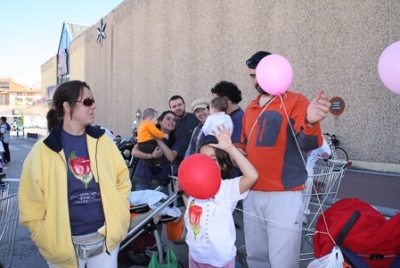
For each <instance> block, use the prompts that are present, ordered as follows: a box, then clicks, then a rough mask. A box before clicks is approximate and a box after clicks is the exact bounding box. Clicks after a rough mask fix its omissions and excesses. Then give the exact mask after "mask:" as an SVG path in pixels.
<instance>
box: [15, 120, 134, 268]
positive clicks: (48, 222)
mask: <svg viewBox="0 0 400 268" xmlns="http://www.w3.org/2000/svg"><path fill="white" fill-rule="evenodd" d="M61 128H62V122H60V123H59V124H57V125H56V126H55V127H54V129H53V130H52V131H51V133H50V134H49V135H48V136H47V137H45V138H43V139H41V140H40V141H38V142H36V144H35V145H34V146H33V148H32V150H31V151H30V153H29V154H28V156H27V157H26V159H25V161H24V164H23V169H22V174H21V179H20V187H19V209H20V222H21V224H22V225H24V226H27V227H28V228H29V230H30V232H31V238H32V240H33V241H34V242H35V244H36V246H37V247H38V248H39V251H40V253H41V254H42V256H43V257H44V258H45V259H46V260H47V261H49V262H51V263H52V264H54V265H57V266H60V267H71V268H73V267H78V261H77V257H76V254H75V250H74V246H73V244H72V237H71V228H70V221H69V209H68V197H67V161H66V159H65V155H64V151H63V149H62V144H61ZM103 134H104V130H102V129H96V128H94V127H92V126H87V127H86V138H87V145H88V151H89V157H90V160H91V161H90V162H91V169H92V172H93V174H94V177H95V180H96V182H98V183H99V186H100V192H101V200H102V205H103V210H104V215H105V221H106V222H105V226H103V227H102V228H101V229H100V230H99V233H101V234H103V235H105V237H106V249H107V252H111V251H112V250H113V249H114V248H115V247H117V246H118V245H119V244H120V243H121V241H122V240H123V239H124V238H125V237H126V235H127V232H128V228H129V217H130V214H129V194H130V191H131V183H130V180H129V171H128V169H127V166H126V164H125V162H124V160H123V158H122V156H121V153H120V152H119V150H118V149H117V146H116V145H115V144H114V142H113V141H112V140H111V139H110V138H109V137H107V136H106V135H103Z"/></svg>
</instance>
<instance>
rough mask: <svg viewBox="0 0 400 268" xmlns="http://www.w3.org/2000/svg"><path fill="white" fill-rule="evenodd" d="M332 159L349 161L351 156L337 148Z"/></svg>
mask: <svg viewBox="0 0 400 268" xmlns="http://www.w3.org/2000/svg"><path fill="white" fill-rule="evenodd" d="M331 158H332V159H336V160H340V161H346V162H347V161H349V156H348V155H347V153H346V151H345V150H344V149H342V148H340V147H336V148H335V151H333V152H332V155H331Z"/></svg>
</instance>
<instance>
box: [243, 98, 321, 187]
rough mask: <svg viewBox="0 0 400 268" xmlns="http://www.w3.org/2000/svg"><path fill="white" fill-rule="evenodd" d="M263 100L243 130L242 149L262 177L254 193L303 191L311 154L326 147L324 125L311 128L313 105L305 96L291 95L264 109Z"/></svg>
mask: <svg viewBox="0 0 400 268" xmlns="http://www.w3.org/2000/svg"><path fill="white" fill-rule="evenodd" d="M260 97H261V95H259V96H258V97H257V98H256V99H255V100H253V101H252V102H251V103H250V104H249V106H248V107H247V109H246V111H245V113H244V116H243V126H242V138H241V142H242V145H243V147H242V149H243V150H245V152H246V153H247V158H248V160H249V161H250V162H251V163H252V164H253V166H254V167H255V168H256V169H257V171H258V174H259V178H258V181H257V182H256V184H255V185H254V186H253V188H252V190H256V191H286V190H302V189H303V188H304V183H305V181H306V179H307V171H306V167H305V161H306V160H307V152H308V151H310V150H313V149H315V148H318V147H320V146H321V145H322V135H321V128H320V125H319V123H317V124H315V125H314V126H313V127H311V128H310V127H308V126H307V124H306V121H305V119H306V115H307V107H308V105H309V101H308V100H307V98H306V97H305V96H303V95H302V94H299V93H294V92H290V91H287V92H286V93H285V94H284V95H282V96H281V97H279V96H278V97H276V98H274V97H273V98H272V99H271V101H270V102H269V103H267V104H265V105H263V106H262V107H260V106H259V105H258V101H259V99H260ZM266 106H267V107H266ZM265 107H266V108H265ZM264 108H265V110H263V109H264ZM289 121H290V122H291V123H292V126H293V131H292V128H291V127H290V125H289V124H288V122H289ZM292 132H294V133H292Z"/></svg>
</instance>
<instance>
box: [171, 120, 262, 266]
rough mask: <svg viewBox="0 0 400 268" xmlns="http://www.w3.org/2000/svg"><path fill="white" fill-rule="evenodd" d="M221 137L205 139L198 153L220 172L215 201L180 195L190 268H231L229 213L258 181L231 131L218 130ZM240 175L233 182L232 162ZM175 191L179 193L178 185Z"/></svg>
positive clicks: (232, 237) (232, 226)
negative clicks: (183, 204)
mask: <svg viewBox="0 0 400 268" xmlns="http://www.w3.org/2000/svg"><path fill="white" fill-rule="evenodd" d="M218 131H219V133H220V135H216V134H217V133H216V132H215V131H214V135H215V137H214V136H207V137H206V138H205V140H204V142H203V143H202V145H201V146H200V149H199V150H200V153H201V154H205V155H208V156H209V157H211V158H212V159H213V160H214V161H215V162H216V163H217V165H218V166H219V168H220V170H221V177H222V178H223V179H222V182H221V186H220V188H219V190H218V192H217V194H216V195H215V197H214V198H210V199H205V200H204V199H195V198H193V197H190V196H187V195H185V194H184V195H183V197H184V201H185V205H186V212H185V226H186V229H187V234H186V243H187V244H188V246H189V267H190V268H201V267H208V268H211V267H223V268H234V267H235V256H236V247H235V240H236V230H235V224H234V221H233V216H232V212H233V211H234V209H235V208H236V204H237V202H238V201H239V200H242V199H244V198H246V196H247V194H248V191H249V189H250V188H251V187H252V186H253V185H254V184H255V183H256V181H257V179H258V173H257V170H256V169H255V168H254V167H253V166H252V165H251V164H250V162H249V161H248V160H247V158H246V157H245V156H244V155H243V154H241V153H240V152H239V150H238V149H237V148H236V147H235V146H234V145H233V144H232V141H231V139H230V131H229V129H226V128H225V127H223V126H222V127H218ZM231 159H232V160H233V161H235V162H236V163H237V165H238V167H239V168H240V170H241V171H242V173H243V175H242V176H240V177H236V178H233V179H226V178H230V177H229V176H230V174H232V168H233V164H232V160H231ZM175 190H179V183H177V185H176V188H175Z"/></svg>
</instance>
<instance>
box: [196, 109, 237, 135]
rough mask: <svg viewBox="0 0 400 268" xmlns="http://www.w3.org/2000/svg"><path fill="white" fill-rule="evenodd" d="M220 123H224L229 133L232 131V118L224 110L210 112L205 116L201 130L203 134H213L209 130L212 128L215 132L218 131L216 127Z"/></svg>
mask: <svg viewBox="0 0 400 268" xmlns="http://www.w3.org/2000/svg"><path fill="white" fill-rule="evenodd" d="M221 125H224V126H225V128H226V129H228V128H229V129H230V130H231V133H232V132H233V122H232V119H231V117H230V116H229V115H227V114H226V113H225V112H219V113H213V114H210V115H209V116H208V117H207V119H206V122H205V123H204V125H203V128H202V129H201V130H202V131H203V133H204V135H205V136H207V135H214V134H213V133H212V132H211V131H212V130H214V131H216V132H217V133H219V131H218V129H217V127H219V126H221Z"/></svg>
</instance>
